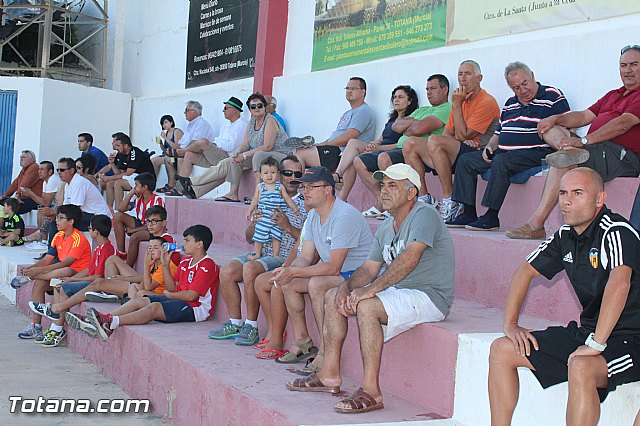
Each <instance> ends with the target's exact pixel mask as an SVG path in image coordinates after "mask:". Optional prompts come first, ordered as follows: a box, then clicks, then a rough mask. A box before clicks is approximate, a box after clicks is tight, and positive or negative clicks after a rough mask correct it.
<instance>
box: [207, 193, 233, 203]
mask: <svg viewBox="0 0 640 426" xmlns="http://www.w3.org/2000/svg"><path fill="white" fill-rule="evenodd" d="M213 201H221V202H223V203H239V202H240V200H234V199H233V198H229V197H227V196H226V195H223V196H221V197H218V198H216V199H215V200H213Z"/></svg>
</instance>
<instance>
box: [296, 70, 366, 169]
mask: <svg viewBox="0 0 640 426" xmlns="http://www.w3.org/2000/svg"><path fill="white" fill-rule="evenodd" d="M345 90H346V99H347V101H348V102H349V105H351V108H350V109H349V110H347V111H345V113H344V114H342V116H341V117H340V120H339V121H338V125H337V126H336V129H335V130H334V131H333V133H331V136H329V139H327V140H326V141H324V142H320V143H317V144H315V145H313V146H310V147H308V148H298V149H297V150H296V157H298V158H299V159H300V161H301V162H302V164H303V165H304V166H305V167H311V166H324V167H326V168H327V169H329V170H331V171H333V170H335V169H336V167H338V163H339V162H340V156H341V155H342V149H343V148H344V147H345V146H346V145H347V143H348V142H349V141H350V140H351V139H358V140H359V141H361V142H364V143H365V144H368V143H369V142H371V141H372V140H374V139H375V130H376V123H375V117H374V115H373V111H372V110H371V108H369V105H367V103H366V102H365V101H364V98H365V96H366V95H367V83H366V81H365V80H364V78H362V77H351V79H349V83H347V87H345Z"/></svg>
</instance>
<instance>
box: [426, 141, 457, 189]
mask: <svg viewBox="0 0 640 426" xmlns="http://www.w3.org/2000/svg"><path fill="white" fill-rule="evenodd" d="M427 151H428V153H429V157H430V158H431V163H432V168H433V169H434V170H435V171H436V173H438V179H439V180H440V186H441V187H442V198H451V194H452V193H453V174H452V170H451V166H452V165H453V163H454V162H455V161H456V157H458V153H459V152H460V142H459V141H458V140H457V139H455V138H452V137H451V136H442V135H433V136H429V140H428V141H427ZM423 177H424V176H423Z"/></svg>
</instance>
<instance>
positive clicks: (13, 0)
mask: <svg viewBox="0 0 640 426" xmlns="http://www.w3.org/2000/svg"><path fill="white" fill-rule="evenodd" d="M108 3H109V0H66V1H65V0H0V75H5V76H7V75H9V76H29V77H43V78H51V79H56V80H64V81H70V82H74V83H80V84H84V85H88V86H99V87H103V85H104V82H105V75H106V52H107V23H108V19H109V16H108Z"/></svg>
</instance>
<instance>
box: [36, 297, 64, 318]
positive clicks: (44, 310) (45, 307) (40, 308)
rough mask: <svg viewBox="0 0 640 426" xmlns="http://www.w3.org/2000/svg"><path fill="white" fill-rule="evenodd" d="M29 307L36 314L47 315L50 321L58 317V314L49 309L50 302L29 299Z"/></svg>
mask: <svg viewBox="0 0 640 426" xmlns="http://www.w3.org/2000/svg"><path fill="white" fill-rule="evenodd" d="M29 307H30V308H31V310H32V311H33V312H35V313H36V314H38V315H42V316H43V317H47V318H49V319H50V320H51V321H58V320H59V319H60V314H56V313H54V312H52V311H51V303H37V302H32V301H31V302H29Z"/></svg>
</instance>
